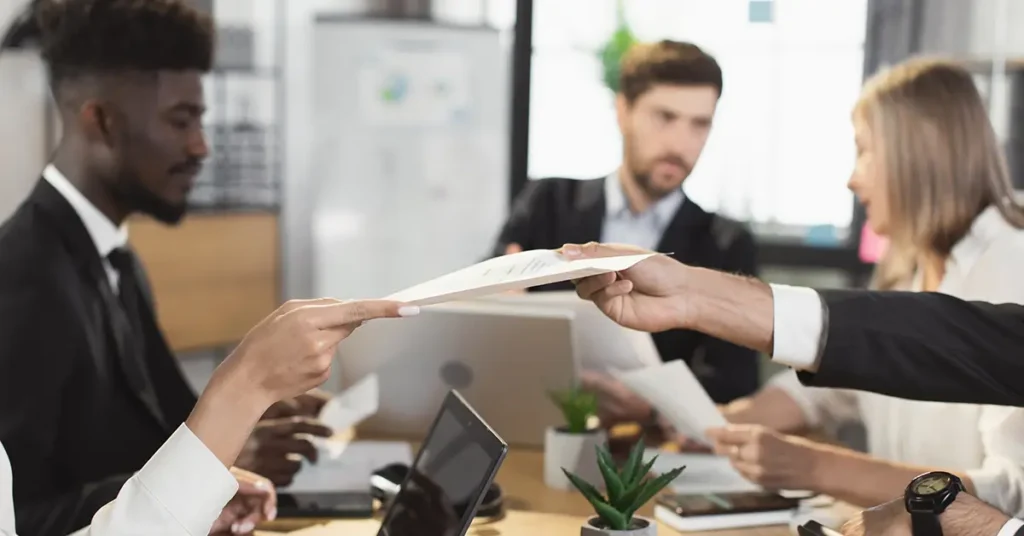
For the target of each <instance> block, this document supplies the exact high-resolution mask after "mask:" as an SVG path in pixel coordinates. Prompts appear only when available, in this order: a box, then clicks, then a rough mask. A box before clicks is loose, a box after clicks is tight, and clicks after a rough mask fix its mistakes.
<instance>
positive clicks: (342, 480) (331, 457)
mask: <svg viewBox="0 0 1024 536" xmlns="http://www.w3.org/2000/svg"><path fill="white" fill-rule="evenodd" d="M316 445H317V455H318V459H317V462H316V463H310V462H309V460H306V459H305V458H303V459H302V467H301V468H300V469H299V472H298V473H296V474H295V479H294V480H293V481H292V483H291V485H290V486H288V487H286V488H281V491H282V492H284V493H289V492H291V493H323V492H343V491H366V490H368V489H369V488H370V476H371V475H373V472H374V471H376V470H378V469H380V468H382V467H384V466H386V465H388V464H392V463H404V464H409V465H411V464H412V447H410V446H409V444H408V443H403V442H399V441H351V442H350V441H341V440H326V441H321V442H317V443H316Z"/></svg>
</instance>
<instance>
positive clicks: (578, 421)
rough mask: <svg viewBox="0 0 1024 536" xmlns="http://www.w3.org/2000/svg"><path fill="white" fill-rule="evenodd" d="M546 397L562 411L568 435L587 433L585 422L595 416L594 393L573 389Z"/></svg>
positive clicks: (555, 392)
mask: <svg viewBox="0 0 1024 536" xmlns="http://www.w3.org/2000/svg"><path fill="white" fill-rule="evenodd" d="M548 395H549V396H550V397H551V400H552V401H553V402H554V403H555V405H557V406H558V407H559V409H561V410H562V415H563V416H565V425H566V431H567V432H568V433H570V434H584V433H586V432H587V431H588V427H587V421H589V420H590V417H592V416H594V415H597V396H596V395H594V393H590V392H587V391H584V390H583V389H580V388H579V387H573V388H572V389H568V390H565V391H552V392H551V393H548Z"/></svg>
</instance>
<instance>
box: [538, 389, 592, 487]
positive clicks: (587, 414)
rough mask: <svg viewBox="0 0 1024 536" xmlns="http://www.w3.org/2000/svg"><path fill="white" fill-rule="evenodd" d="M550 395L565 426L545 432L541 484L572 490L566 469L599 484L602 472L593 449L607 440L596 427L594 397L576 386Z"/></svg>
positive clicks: (553, 427)
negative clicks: (564, 470) (562, 417)
mask: <svg viewBox="0 0 1024 536" xmlns="http://www.w3.org/2000/svg"><path fill="white" fill-rule="evenodd" d="M549 394H550V396H551V400H552V401H553V402H554V403H555V405H557V406H558V407H559V409H561V410H562V415H563V416H564V417H565V425H564V426H558V427H555V426H552V427H549V428H548V429H547V431H546V432H545V435H544V483H545V484H547V485H548V487H551V488H554V489H561V490H569V489H572V484H571V483H570V482H569V480H568V479H567V478H565V474H564V473H563V471H562V468H563V467H568V468H570V469H571V470H572V471H573V473H575V474H576V475H578V476H579V478H581V479H583V480H584V481H586V482H589V483H591V484H592V485H599V484H600V482H601V473H600V471H599V470H598V467H597V456H596V454H595V453H596V450H595V449H596V448H597V447H599V446H602V445H604V444H605V443H606V442H607V441H608V435H607V434H606V433H605V432H604V430H601V429H600V428H599V427H598V426H596V424H597V423H596V422H595V421H596V418H597V396H596V395H594V394H593V393H589V392H587V391H584V390H582V389H580V388H579V387H574V388H572V389H568V390H565V391H555V392H552V393H549Z"/></svg>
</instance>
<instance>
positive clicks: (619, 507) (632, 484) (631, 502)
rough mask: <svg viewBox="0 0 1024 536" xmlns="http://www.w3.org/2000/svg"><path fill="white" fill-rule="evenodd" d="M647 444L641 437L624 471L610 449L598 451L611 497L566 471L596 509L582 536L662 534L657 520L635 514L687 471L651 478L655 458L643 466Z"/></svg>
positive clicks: (568, 476)
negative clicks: (618, 465)
mask: <svg viewBox="0 0 1024 536" xmlns="http://www.w3.org/2000/svg"><path fill="white" fill-rule="evenodd" d="M643 453H644V441H643V438H641V439H640V440H639V441H638V442H637V444H636V445H634V446H633V450H632V451H631V452H630V454H629V459H627V460H626V463H625V464H624V465H623V466H622V468H621V469H620V468H616V466H615V462H614V460H612V457H611V455H610V454H609V453H608V450H607V449H604V448H600V447H599V448H597V463H598V467H599V468H600V471H601V476H602V477H603V478H604V487H605V490H606V491H607V496H605V495H602V494H601V492H600V491H598V490H597V488H595V487H594V486H592V485H591V484H590V483H588V482H586V481H585V480H583V479H581V478H579V477H578V476H576V475H574V474H572V473H570V472H569V471H566V470H565V469H563V472H564V473H565V476H566V478H568V479H569V480H570V481H571V482H572V483H573V485H574V486H576V488H577V489H579V490H580V493H582V494H583V496H584V497H586V499H587V501H588V502H590V505H591V506H593V507H594V513H595V514H597V515H595V516H594V517H591V518H590V519H588V520H587V521H586V523H584V524H583V527H582V528H581V529H580V535H581V536H654V535H655V534H657V532H658V528H657V525H655V523H654V521H652V520H650V519H647V518H643V517H639V516H636V515H634V514H635V513H636V511H637V510H639V509H640V507H641V506H643V505H644V504H646V503H647V501H649V500H651V499H652V498H654V496H655V495H657V494H658V492H660V491H661V490H662V489H664V488H665V486H667V485H669V484H670V483H671V482H672V481H673V480H675V479H676V478H677V477H678V476H679V474H680V473H682V472H683V469H685V468H686V467H685V466H684V467H678V468H676V469H673V470H671V471H669V472H667V473H664V474H662V475H661V476H658V477H656V478H647V474H648V473H649V472H650V471H651V467H652V466H654V460H656V459H658V457H657V456H655V457H654V458H652V459H651V460H650V461H649V462H647V463H643Z"/></svg>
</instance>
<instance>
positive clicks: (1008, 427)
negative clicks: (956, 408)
mask: <svg viewBox="0 0 1024 536" xmlns="http://www.w3.org/2000/svg"><path fill="white" fill-rule="evenodd" d="M978 429H979V431H980V432H981V440H982V444H983V446H984V449H985V459H984V461H983V462H982V465H981V467H978V468H976V469H971V470H969V471H967V476H968V477H970V479H971V482H973V483H974V487H975V490H976V494H977V496H978V498H979V499H981V500H983V501H985V502H987V503H989V504H991V505H992V506H995V507H996V508H998V509H999V510H1000V511H1002V512H1003V513H1005V514H1007V515H1010V516H1014V517H1021V516H1024V409H1019V408H1009V407H1002V406H985V407H984V408H983V409H982V411H981V416H980V418H979V419H978Z"/></svg>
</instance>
